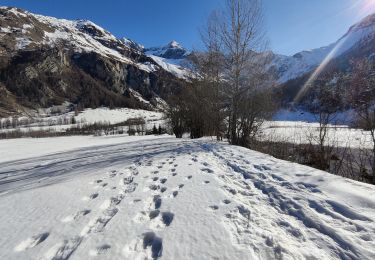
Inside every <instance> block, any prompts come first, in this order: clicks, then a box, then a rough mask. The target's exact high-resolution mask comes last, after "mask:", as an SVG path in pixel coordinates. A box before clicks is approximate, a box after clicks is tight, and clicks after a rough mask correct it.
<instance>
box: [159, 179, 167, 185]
mask: <svg viewBox="0 0 375 260" xmlns="http://www.w3.org/2000/svg"><path fill="white" fill-rule="evenodd" d="M167 180H168V179H167V178H163V179H161V180H160V183H161V184H164V183H166V182H167Z"/></svg>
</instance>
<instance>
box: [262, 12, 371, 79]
mask: <svg viewBox="0 0 375 260" xmlns="http://www.w3.org/2000/svg"><path fill="white" fill-rule="evenodd" d="M374 37H375V14H373V15H369V16H368V17H366V18H364V19H363V20H361V21H360V22H359V23H357V24H355V25H353V26H352V27H351V28H350V29H349V30H348V32H347V33H346V34H345V35H344V36H343V37H341V38H340V39H339V40H338V41H337V42H335V43H332V44H330V45H328V46H325V47H321V48H317V49H312V50H306V51H302V52H299V53H296V54H295V55H293V56H286V55H279V54H274V53H269V54H268V55H269V56H270V59H271V63H270V68H273V70H275V72H276V75H277V79H278V82H279V83H284V82H286V81H288V80H290V79H294V78H297V77H299V76H302V75H303V74H305V73H307V72H310V71H311V70H313V69H315V68H316V67H317V66H318V65H319V64H320V63H322V62H323V60H324V59H325V58H327V57H329V58H330V59H333V58H337V57H339V56H340V55H343V54H344V53H345V52H347V51H350V50H351V49H352V48H354V47H356V46H358V44H360V43H364V42H365V41H367V40H369V39H373V38H374Z"/></svg>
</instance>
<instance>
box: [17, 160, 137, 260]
mask: <svg viewBox="0 0 375 260" xmlns="http://www.w3.org/2000/svg"><path fill="white" fill-rule="evenodd" d="M126 172H130V173H129V174H128V175H127V176H125V177H123V176H121V175H124V172H122V171H121V172H119V171H112V172H110V173H109V176H108V177H109V178H110V179H112V178H114V177H116V176H121V179H120V182H119V183H118V185H119V192H118V194H117V195H115V196H113V197H111V198H110V199H108V200H105V201H104V202H103V204H102V205H101V207H100V208H101V209H102V211H101V212H100V213H99V215H98V216H97V217H95V218H93V219H91V221H89V222H88V224H87V225H85V226H84V227H83V229H82V230H81V233H80V234H78V235H76V236H74V237H71V238H70V239H66V240H64V241H62V242H60V243H58V244H56V245H54V246H53V247H52V248H50V249H49V250H48V252H46V253H45V255H44V259H52V260H66V259H68V258H69V257H70V256H71V255H72V254H73V253H74V251H75V250H76V249H77V248H78V246H79V245H80V244H81V243H82V241H83V240H84V239H85V238H87V237H88V236H89V235H90V234H91V233H98V232H102V231H103V230H104V228H105V227H106V225H107V224H108V223H109V222H110V221H111V219H112V218H113V217H114V216H115V215H116V214H117V212H118V208H117V206H118V205H119V204H120V203H121V201H122V200H123V199H124V198H125V196H126V195H127V194H129V193H132V192H134V191H135V189H136V188H137V186H138V184H137V183H135V182H134V176H136V175H138V172H137V170H136V168H135V167H130V168H129V169H128V170H127V171H126ZM92 184H94V185H97V186H96V188H100V187H101V188H105V187H107V186H108V183H105V182H103V180H101V179H98V180H95V181H94V182H92ZM111 189H112V190H114V189H117V187H116V186H114V187H112V188H111ZM98 196H99V192H94V193H92V194H90V195H89V196H85V197H83V198H82V200H83V201H88V202H89V201H91V200H95V199H96V198H98ZM90 213H91V210H90V209H83V210H80V211H78V212H77V213H75V214H73V215H71V216H67V217H65V218H63V219H62V220H61V222H63V223H67V222H71V221H78V220H80V219H81V218H84V217H86V216H88V215H89V214H90ZM49 235H50V233H49V232H43V233H41V234H38V235H35V236H32V237H30V238H28V239H26V240H24V241H22V242H21V243H19V244H18V245H17V246H16V247H15V248H14V251H16V252H20V251H24V250H28V249H31V248H33V247H36V246H37V245H39V244H41V243H42V242H44V241H45V240H46V239H47V238H48V237H49ZM110 248H111V246H110V245H108V244H103V245H100V246H98V247H97V248H95V249H94V250H91V251H90V252H89V254H90V255H91V256H95V255H100V254H103V253H106V252H107V251H108V250H109V249H110Z"/></svg>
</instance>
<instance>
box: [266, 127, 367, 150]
mask: <svg viewBox="0 0 375 260" xmlns="http://www.w3.org/2000/svg"><path fill="white" fill-rule="evenodd" d="M261 132H262V134H261V135H260V139H262V140H265V141H278V142H289V143H297V144H308V143H310V142H311V143H313V144H318V140H319V124H318V123H306V122H300V121H296V122H292V121H268V122H265V124H264V125H263V126H262V131H261ZM326 144H330V145H334V146H337V147H348V148H349V147H350V148H362V149H372V140H371V135H370V132H369V131H364V130H361V129H354V128H350V127H348V126H346V125H329V126H328V134H327V137H326Z"/></svg>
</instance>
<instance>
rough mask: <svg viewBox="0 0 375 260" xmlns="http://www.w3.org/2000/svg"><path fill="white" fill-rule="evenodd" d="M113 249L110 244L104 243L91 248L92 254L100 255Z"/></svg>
mask: <svg viewBox="0 0 375 260" xmlns="http://www.w3.org/2000/svg"><path fill="white" fill-rule="evenodd" d="M110 249H111V246H110V245H108V244H103V245H101V246H98V247H96V248H95V249H94V250H90V252H89V254H90V256H98V255H103V254H106V253H107V252H108V251H109V250H110Z"/></svg>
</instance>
